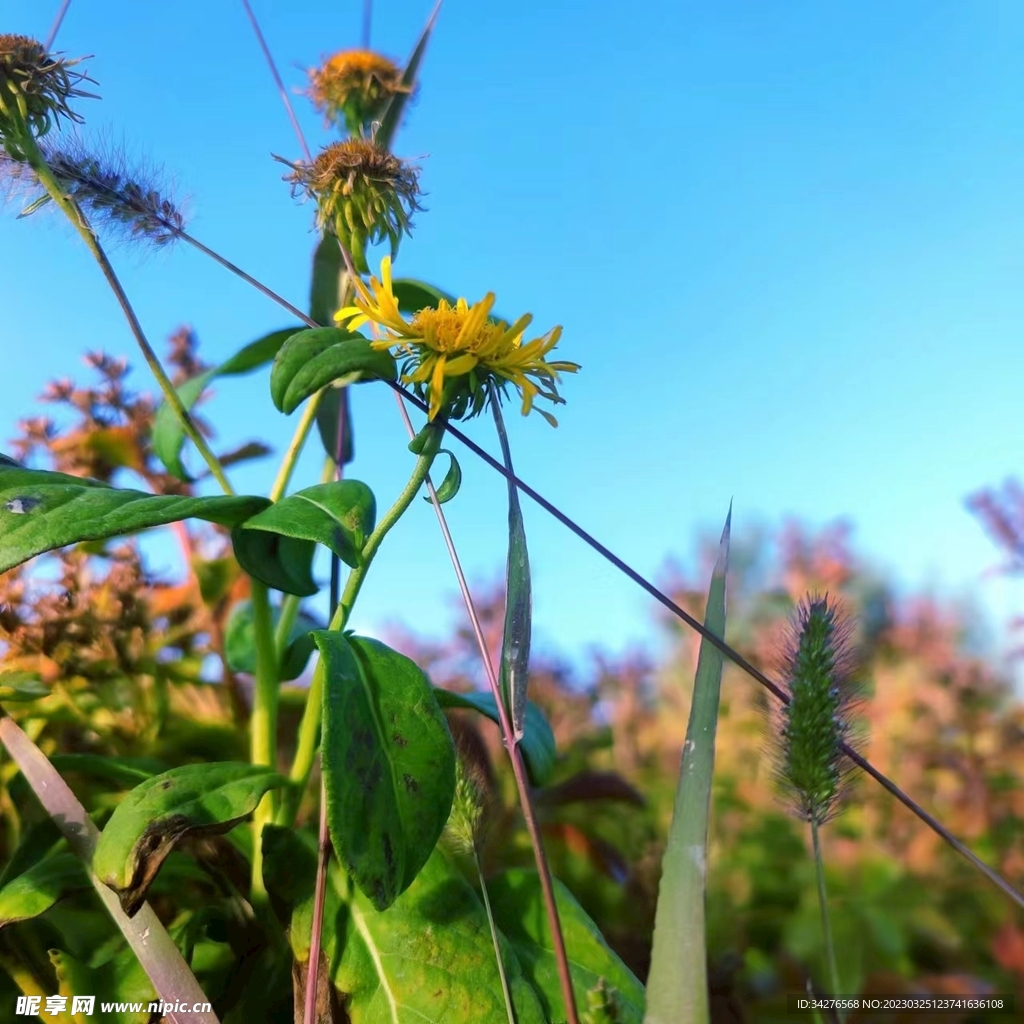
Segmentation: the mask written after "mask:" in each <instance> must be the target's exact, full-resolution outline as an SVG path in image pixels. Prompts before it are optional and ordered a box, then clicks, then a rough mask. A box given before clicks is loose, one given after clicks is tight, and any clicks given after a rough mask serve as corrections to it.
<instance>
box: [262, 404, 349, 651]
mask: <svg viewBox="0 0 1024 1024" xmlns="http://www.w3.org/2000/svg"><path fill="white" fill-rule="evenodd" d="M320 394H323V392H322V391H321V392H320ZM337 470H338V467H337V465H336V464H335V462H334V459H332V458H331V456H330V455H328V456H327V458H326V459H325V460H324V471H323V473H322V474H321V475H320V483H322V484H326V483H328V482H329V481H331V480H333V479H334V475H335V473H336V472H337ZM301 603H302V598H300V597H297V596H296V595H295V594H285V596H284V598H283V599H282V601H281V617H280V618H279V619H278V620H277V630H276V631H275V633H274V644H275V645H276V646H277V658H278V663H279V664H280V662H281V659H282V658H284V652H285V650H287V648H288V638H289V637H290V636H291V633H292V626H294V625H295V620H296V618H297V617H298V614H299V605H300V604H301Z"/></svg>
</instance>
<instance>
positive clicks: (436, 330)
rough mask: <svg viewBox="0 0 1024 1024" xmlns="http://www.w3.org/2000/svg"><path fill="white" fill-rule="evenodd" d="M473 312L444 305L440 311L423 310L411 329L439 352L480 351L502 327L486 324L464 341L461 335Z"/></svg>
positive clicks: (417, 314) (499, 332) (413, 319)
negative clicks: (470, 313)
mask: <svg viewBox="0 0 1024 1024" xmlns="http://www.w3.org/2000/svg"><path fill="white" fill-rule="evenodd" d="M469 312H470V311H469V310H466V309H457V308H453V307H452V306H449V305H448V304H447V303H442V306H441V308H440V309H421V310H420V311H419V312H418V313H416V314H414V315H413V318H412V323H411V326H412V329H413V331H414V332H415V333H416V334H419V335H421V336H422V337H423V341H424V343H425V344H427V345H429V346H430V347H431V348H432V349H434V350H435V351H437V352H478V351H479V350H480V349H482V348H484V347H486V345H487V343H488V342H489V341H490V340H491V339H492V338H493V337H494V336H495V334H501V333H502V328H500V327H497V326H496V325H495V324H491V323H485V324H484V325H483V326H482V327H481V328H480V329H479V330H478V331H477V332H476V333H475V334H473V335H470V336H469V337H463V338H461V339H460V338H459V332H460V331H461V330H462V325H463V324H464V323H465V322H466V318H467V317H468V316H469Z"/></svg>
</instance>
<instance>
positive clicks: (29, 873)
mask: <svg viewBox="0 0 1024 1024" xmlns="http://www.w3.org/2000/svg"><path fill="white" fill-rule="evenodd" d="M91 888H92V883H91V882H90V881H89V876H88V874H86V871H85V867H84V866H83V865H82V862H81V861H80V860H79V859H78V858H77V857H76V856H75V855H74V854H73V853H68V852H66V851H64V852H59V853H52V854H50V856H48V857H45V858H44V859H43V860H41V861H38V862H37V863H35V864H33V865H32V866H31V867H30V868H28V869H27V870H26V871H24V872H23V873H22V874H20V875H18V876H17V877H16V878H12V879H11V880H10V881H9V882H7V883H6V884H5V885H4V887H3V888H2V889H0V928H3V927H4V925H8V924H14V922H15V921H26V920H28V919H29V918H32V917H38V916H39V915H40V914H42V913H45V912H46V911H47V910H49V909H50V907H52V906H53V905H54V903H56V902H57V900H59V899H61V898H62V897H64V896H67V895H69V894H71V893H73V892H81V891H82V890H83V889H91Z"/></svg>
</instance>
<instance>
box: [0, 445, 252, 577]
mask: <svg viewBox="0 0 1024 1024" xmlns="http://www.w3.org/2000/svg"><path fill="white" fill-rule="evenodd" d="M268 504H269V502H268V501H267V499H266V498H255V497H219V496H218V497H211V498H187V497H181V496H177V495H162V494H146V493H144V492H143V491H132V490H123V489H119V488H116V487H108V486H107V485H106V484H101V483H99V482H98V481H96V480H87V479H84V478H81V477H75V476H68V475H67V474H65V473H49V472H45V471H43V470H33V469H22V468H19V467H16V466H8V465H6V464H0V572H6V571H7V570H8V569H11V568H13V567H14V566H16V565H20V564H21V563H22V562H27V561H28V560H29V559H30V558H32V557H34V556H35V555H39V554H42V553H43V552H44V551H52V550H53V549H54V548H60V547H64V546H65V545H67V544H76V543H78V542H80V541H85V540H105V539H106V538H108V537H119V536H123V535H124V534H127V533H135V532H137V531H139V530H145V529H148V528H150V527H153V526H164V525H166V524H167V523H173V522H176V521H178V520H180V519H189V518H195V519H205V520H207V521H208V522H213V523H220V524H221V525H222V526H234V525H235V524H236V523H239V522H241V521H242V520H244V519H248V518H249V517H250V516H252V515H255V514H256V513H257V512H259V511H261V510H262V509H264V508H266V506H267V505H268Z"/></svg>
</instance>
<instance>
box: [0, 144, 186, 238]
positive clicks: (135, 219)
mask: <svg viewBox="0 0 1024 1024" xmlns="http://www.w3.org/2000/svg"><path fill="white" fill-rule="evenodd" d="M39 148H40V150H41V152H42V154H43V158H44V159H45V161H46V164H47V166H48V167H49V169H50V172H51V173H52V174H53V176H54V177H55V178H56V179H57V182H58V183H59V184H60V186H61V188H62V189H63V191H64V192H65V194H67V195H68V196H70V197H71V198H72V199H74V200H75V202H76V203H77V204H78V206H79V207H81V208H82V209H83V210H85V212H86V213H87V214H88V215H89V219H90V220H91V221H92V222H93V224H94V226H95V225H97V224H104V225H106V226H107V227H109V228H112V229H114V230H115V231H117V232H120V233H121V234H123V235H126V236H127V237H128V238H129V239H130V240H132V241H138V240H145V241H147V242H150V243H151V244H152V245H156V246H164V245H167V244H168V243H169V242H173V241H174V240H175V239H176V238H178V237H180V235H181V232H182V231H183V230H184V228H185V218H184V216H183V215H182V213H181V210H180V209H179V208H178V206H177V205H176V204H175V203H174V202H173V201H172V200H170V199H168V198H167V196H166V194H165V190H164V188H163V185H162V183H161V182H159V181H156V180H154V175H153V173H152V172H151V171H149V170H148V169H146V168H137V167H129V166H128V165H127V161H126V159H125V157H124V155H123V154H122V153H119V152H116V151H110V152H100V153H91V152H89V151H87V150H86V149H85V147H84V146H83V145H82V144H81V143H80V142H79V141H78V140H77V139H75V138H72V139H69V140H67V141H65V142H64V143H63V144H62V145H60V146H56V145H49V144H47V143H43V144H41V145H40V147H39ZM0 180H3V181H4V182H5V183H6V184H7V185H8V186H9V187H10V191H11V192H14V193H17V194H19V195H26V196H27V197H29V198H30V200H31V201H30V202H29V204H28V205H27V206H26V208H25V209H24V210H23V211H22V213H21V216H23V217H24V216H26V215H28V214H29V213H34V212H35V211H36V210H38V209H39V208H40V207H41V206H44V205H45V204H46V203H47V202H48V201H49V199H50V196H49V194H48V193H47V192H46V191H45V190H42V186H41V185H40V184H39V181H38V179H37V178H36V175H35V172H34V171H33V170H32V168H31V167H29V166H28V165H27V164H25V163H21V162H19V161H17V160H13V159H11V158H10V157H8V156H6V155H5V154H3V153H0ZM37 190H38V191H37Z"/></svg>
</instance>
